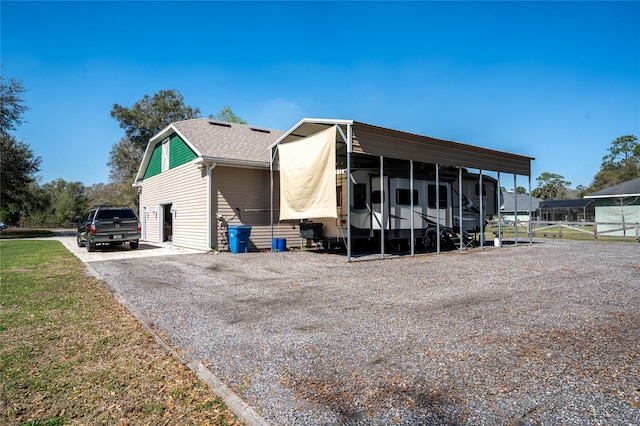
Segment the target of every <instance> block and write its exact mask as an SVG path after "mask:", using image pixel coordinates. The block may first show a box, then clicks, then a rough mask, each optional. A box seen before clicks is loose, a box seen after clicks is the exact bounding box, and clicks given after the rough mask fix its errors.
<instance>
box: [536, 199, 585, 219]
mask: <svg viewBox="0 0 640 426" xmlns="http://www.w3.org/2000/svg"><path fill="white" fill-rule="evenodd" d="M538 219H539V220H543V221H549V222H593V221H594V220H595V208H594V202H593V200H589V199H585V198H580V199H576V200H544V201H541V202H540V206H539V207H538Z"/></svg>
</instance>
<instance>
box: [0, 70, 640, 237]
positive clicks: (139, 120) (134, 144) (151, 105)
mask: <svg viewBox="0 0 640 426" xmlns="http://www.w3.org/2000/svg"><path fill="white" fill-rule="evenodd" d="M25 90H26V89H25V88H24V86H23V85H22V83H21V82H20V81H18V80H16V79H14V78H10V79H5V78H3V77H2V76H0V101H1V102H0V145H1V146H0V148H1V152H0V171H1V173H0V177H1V182H0V221H2V222H5V223H7V224H9V225H20V226H69V225H71V224H73V223H75V222H76V221H77V220H78V219H79V218H81V217H82V216H83V213H84V212H85V211H86V209H87V208H89V207H90V206H93V205H120V206H131V207H134V208H136V209H137V203H138V194H137V190H136V189H135V188H134V187H133V186H132V184H133V181H134V179H135V175H136V173H137V171H138V167H139V166H140V163H141V161H142V157H143V155H144V150H145V149H146V146H147V143H148V141H149V139H151V137H153V136H154V135H155V134H157V133H158V132H160V131H161V130H162V129H163V128H165V127H166V126H168V125H169V124H171V123H172V122H175V121H181V120H187V119H191V118H197V117H199V116H200V109H199V108H197V107H196V108H194V107H191V106H188V105H185V103H184V98H183V97H182V95H181V94H180V93H179V92H178V91H177V90H173V89H171V90H160V91H159V92H158V93H156V94H154V95H153V96H149V95H144V96H143V97H142V98H141V99H140V100H138V101H137V102H135V103H134V104H133V105H132V106H130V107H126V106H122V105H118V104H114V105H113V107H112V109H111V114H110V115H111V117H112V118H113V119H115V120H116V121H118V123H119V124H120V127H121V128H122V129H123V130H124V134H123V136H122V137H121V138H120V140H119V141H118V142H115V143H114V144H113V145H112V147H111V151H110V153H109V158H108V160H107V163H106V164H107V165H108V166H109V168H110V171H109V182H108V183H98V184H94V185H91V186H88V187H87V186H85V185H84V184H83V183H82V182H67V181H65V180H64V179H56V180H54V181H52V182H48V183H44V184H42V183H40V182H39V181H38V177H37V174H38V172H39V171H40V166H41V162H42V160H41V158H40V157H38V156H37V155H36V154H35V153H34V152H33V151H32V149H31V147H30V146H29V144H28V143H26V142H21V141H18V140H16V138H15V136H14V135H13V134H12V132H14V131H15V130H16V129H18V128H19V127H20V126H21V125H22V124H23V114H24V113H25V111H26V110H27V109H28V107H27V106H26V105H25V102H24V98H23V94H24V92H25ZM209 118H212V119H216V120H220V121H227V122H233V123H242V124H246V121H244V120H243V119H242V118H241V117H239V116H237V115H236V114H234V113H233V111H232V110H231V108H230V107H229V106H225V107H223V108H222V109H221V110H220V111H219V112H218V113H217V114H209ZM607 151H608V153H607V154H606V155H605V156H604V157H603V159H602V165H601V168H600V170H599V171H598V172H597V173H596V175H595V176H594V178H593V182H592V183H591V185H590V186H589V187H582V186H578V187H577V188H576V189H571V188H570V186H571V182H568V181H566V180H565V179H564V177H563V176H562V175H560V174H557V173H550V172H544V173H542V174H541V175H540V176H539V177H538V178H536V181H537V187H536V188H535V189H534V190H533V191H532V195H533V196H534V197H537V198H542V199H568V198H580V197H582V196H583V195H585V194H588V193H592V192H595V191H598V190H600V189H603V188H606V187H608V186H611V185H615V184H618V183H621V182H624V181H627V180H630V179H633V178H636V177H639V176H640V144H639V143H638V138H637V137H636V136H634V135H626V136H621V137H619V138H617V139H615V140H614V141H613V142H612V143H611V146H610V147H609V148H608V149H607ZM516 191H517V192H526V190H525V189H524V188H516Z"/></svg>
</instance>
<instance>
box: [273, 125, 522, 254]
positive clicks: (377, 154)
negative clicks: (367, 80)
mask: <svg viewBox="0 0 640 426" xmlns="http://www.w3.org/2000/svg"><path fill="white" fill-rule="evenodd" d="M331 129H335V133H334V132H333V130H331ZM325 134H326V135H328V136H327V137H325V136H324V135H325ZM333 135H335V136H333ZM327 138H328V139H327ZM289 144H291V145H292V146H295V145H296V144H298V145H300V146H299V147H298V148H297V150H298V152H299V154H298V155H297V156H293V157H290V158H293V160H287V161H295V162H296V164H295V165H293V166H295V167H297V168H305V167H309V168H314V169H315V170H320V169H324V170H325V171H326V169H328V168H331V170H330V172H329V175H333V176H334V177H335V176H338V175H340V174H344V175H345V176H351V173H352V167H353V165H354V164H355V165H356V167H358V164H359V163H364V162H367V163H368V164H372V162H374V161H377V166H378V169H379V176H380V177H385V176H386V175H385V160H387V159H388V160H390V161H392V160H399V161H402V162H405V163H406V164H408V166H407V169H408V170H407V176H409V179H410V181H411V190H410V191H408V193H409V194H410V197H411V201H410V202H409V205H414V203H413V197H414V195H413V194H414V191H413V182H414V169H415V167H414V163H420V164H422V165H425V164H426V165H433V166H434V167H433V169H434V171H435V181H436V185H435V187H436V188H439V187H440V186H439V184H438V180H439V177H440V175H439V173H440V169H441V168H442V167H448V168H455V169H457V170H458V171H459V174H460V178H459V180H458V182H460V188H459V190H458V191H457V192H458V196H459V197H460V200H459V201H458V206H459V209H460V211H459V216H458V217H459V218H462V217H463V213H462V205H463V199H462V197H463V194H462V186H461V185H462V173H463V168H473V169H477V170H479V174H478V180H479V187H481V188H482V179H483V171H491V172H497V176H498V179H497V181H498V188H499V187H500V174H501V173H508V174H513V177H514V187H515V186H516V179H517V176H526V177H527V178H528V181H529V192H531V161H532V160H533V158H531V157H527V156H522V155H517V154H511V153H507V152H502V151H496V150H492V149H487V148H481V147H477V146H472V145H467V144H462V143H458V142H452V141H447V140H442V139H436V138H432V137H428V136H422V135H417V134H413V133H407V132H402V131H398V130H392V129H388V128H383V127H379V126H374V125H371V124H366V123H361V122H358V121H353V120H334V119H313V118H305V119H303V120H301V121H300V122H299V123H297V124H296V125H295V126H294V127H292V128H291V129H290V130H289V131H288V132H286V133H285V134H284V135H283V136H282V137H280V138H279V139H278V140H277V141H276V142H275V143H274V144H273V145H272V146H271V147H270V151H271V152H270V155H271V161H270V164H271V170H272V178H271V192H272V194H273V192H274V191H273V171H274V170H279V171H280V182H281V186H282V184H283V181H284V182H285V184H286V179H285V177H284V174H283V166H288V165H285V164H284V162H283V164H281V157H280V155H279V152H280V151H281V150H282V149H283V147H286V146H287V145H289ZM320 144H324V145H325V146H326V147H327V148H326V149H323V150H321V151H316V147H317V146H319V145H320ZM332 150H333V152H331V151H332ZM304 152H308V155H309V156H314V157H312V158H308V159H307V160H308V161H307V160H305V159H304V158H303V156H302V155H301V154H300V153H304ZM320 159H322V161H320ZM318 162H320V166H321V167H320V168H319V167H318V164H317V163H318ZM323 162H324V163H323ZM331 163H333V164H331ZM397 164H398V162H395V163H394V165H397ZM307 176H309V177H315V176H316V173H315V172H314V173H307ZM325 180H327V179H325ZM334 180H335V179H334ZM379 180H380V186H381V191H380V192H381V193H383V192H384V191H383V188H382V185H383V182H384V179H382V178H381V179H379ZM322 185H324V186H323V188H325V189H330V186H331V185H332V184H331V183H330V182H329V183H328V184H327V182H324V183H322ZM333 186H334V188H335V183H334V184H333ZM308 189H309V188H306V190H308ZM294 190H295V188H294ZM352 191H353V189H352V185H351V184H348V185H346V200H349V202H348V203H347V205H348V206H347V208H346V235H345V237H344V240H345V246H346V249H347V257H348V259H349V260H350V259H351V254H352V251H351V250H352V237H351V229H352V226H351V224H352V223H351V222H352V215H351V211H352V209H351V207H350V206H351V203H352V201H353V194H352ZM325 192H326V193H327V194H325V195H324V197H325V198H324V199H323V200H319V203H316V204H322V205H323V206H324V207H326V209H327V210H326V211H330V210H331V208H332V207H333V206H335V204H333V205H332V204H331V197H332V196H333V200H334V202H335V200H336V193H335V190H334V192H333V194H331V191H330V190H327V191H325ZM283 196H284V194H283V193H282V192H281V200H280V208H281V209H284V208H286V205H283V199H282V197H283ZM438 197H439V194H438V190H436V205H438V206H439V205H440V200H439V199H438ZM271 200H272V201H271V205H272V216H271V217H272V219H271V220H272V224H273V195H272V197H271ZM480 200H482V197H480ZM498 203H499V200H498ZM285 204H286V203H285ZM438 211H439V210H438ZM480 211H481V212H482V211H483V206H482V201H480ZM381 213H382V220H381V223H382V224H384V223H385V220H384V219H385V218H384V214H385V212H384V209H381ZM497 213H498V215H500V212H499V206H498V209H497ZM304 214H305V213H304V212H302V213H301V215H300V216H299V217H298V218H300V219H302V218H303V217H305V216H304ZM321 214H325V213H321ZM529 214H531V206H529ZM281 217H282V215H281ZM313 217H314V216H306V217H305V218H309V219H310V218H313ZM316 217H318V216H316ZM325 217H334V218H336V217H337V214H336V213H335V211H334V213H333V215H332V216H325ZM289 218H296V217H294V216H291V217H289ZM460 220H461V219H460ZM413 221H414V219H413V215H411V254H414V253H415V251H414V238H413V232H414V223H413ZM499 223H500V221H499ZM382 226H384V225H381V227H382ZM439 226H440V222H439V221H438V227H439ZM460 226H461V225H460ZM481 226H482V225H481ZM500 231H501V230H499V234H498V235H499V238H501V232H500ZM483 232H484V230H483V229H481V234H482V233H483ZM438 235H440V229H439V228H438ZM529 236H530V237H529V241H530V242H531V232H529ZM380 240H381V241H380V242H381V247H380V255H381V257H384V253H385V251H384V236H383V233H382V232H381V238H380ZM439 243H440V241H439V240H438V248H437V250H438V252H439V251H440V244H439ZM516 243H517V234H516ZM462 244H463V243H462V239H460V248H462Z"/></svg>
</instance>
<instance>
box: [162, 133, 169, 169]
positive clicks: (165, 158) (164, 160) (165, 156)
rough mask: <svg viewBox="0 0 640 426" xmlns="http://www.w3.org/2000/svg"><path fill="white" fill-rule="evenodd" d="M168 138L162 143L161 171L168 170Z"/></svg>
mask: <svg viewBox="0 0 640 426" xmlns="http://www.w3.org/2000/svg"><path fill="white" fill-rule="evenodd" d="M170 146H171V145H170V144H169V138H167V139H165V140H163V141H162V171H163V172H166V171H167V170H169V147H170Z"/></svg>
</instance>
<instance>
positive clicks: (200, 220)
mask: <svg viewBox="0 0 640 426" xmlns="http://www.w3.org/2000/svg"><path fill="white" fill-rule="evenodd" d="M282 134H283V132H282V131H279V130H274V129H266V128H262V127H255V126H247V125H243V124H236V123H227V122H220V121H216V120H211V119H207V118H195V119H191V120H185V121H179V122H175V123H172V124H170V125H169V126H167V127H166V128H164V129H163V130H162V131H161V132H159V133H158V134H156V135H155V136H154V137H153V138H152V139H151V140H150V141H149V143H148V145H147V148H146V150H145V153H144V157H143V159H142V162H141V164H140V168H139V171H138V174H137V175H136V178H135V183H134V186H136V187H137V188H138V192H139V202H140V205H139V213H140V221H141V224H142V239H143V240H146V241H149V242H155V243H158V242H171V243H173V244H175V245H176V246H181V247H188V248H194V249H200V250H205V251H206V250H211V249H218V250H226V249H228V237H227V233H226V229H227V226H229V225H248V226H251V227H252V229H251V237H250V244H249V250H253V251H255V250H263V249H268V248H270V247H271V238H272V237H271V221H270V207H271V206H270V197H269V194H270V172H269V150H268V148H269V146H270V145H271V144H272V143H273V142H275V141H276V140H277V139H278V138H279V137H280V136H282ZM277 177H278V174H277V173H275V179H276V181H277ZM277 195H278V194H277V187H276V196H275V198H276V199H277ZM276 207H277V206H276ZM296 223H297V222H296V221H283V222H277V223H276V225H275V227H274V228H275V232H276V236H278V237H280V238H283V239H288V240H289V241H295V239H296V238H297V237H299V230H298V229H297V226H296Z"/></svg>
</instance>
